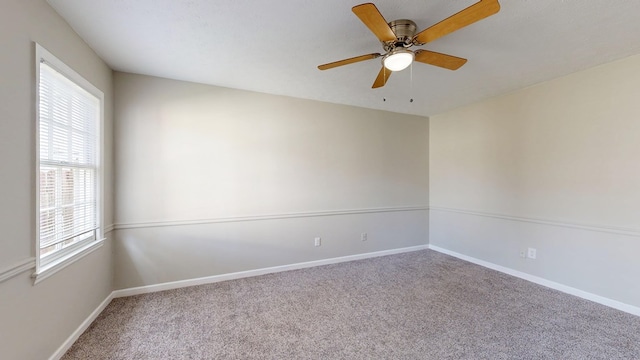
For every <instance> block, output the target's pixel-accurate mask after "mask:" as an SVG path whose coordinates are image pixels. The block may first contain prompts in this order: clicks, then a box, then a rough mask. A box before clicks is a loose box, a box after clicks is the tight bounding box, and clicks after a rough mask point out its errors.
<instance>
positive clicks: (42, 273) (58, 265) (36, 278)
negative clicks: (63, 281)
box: [31, 239, 105, 285]
mask: <svg viewBox="0 0 640 360" xmlns="http://www.w3.org/2000/svg"><path fill="white" fill-rule="evenodd" d="M104 240H105V239H100V240H96V241H92V242H91V243H89V244H87V245H85V246H83V247H81V248H79V249H77V250H76V251H74V252H72V253H69V254H68V255H66V256H64V257H61V258H60V259H57V260H56V261H53V262H51V263H49V264H47V265H45V266H42V267H40V269H38V270H37V271H36V272H35V273H33V275H31V277H32V278H33V284H34V285H35V284H37V283H39V282H41V281H42V280H44V279H46V278H48V277H49V276H51V275H53V274H55V273H57V272H58V271H60V270H62V269H64V268H66V267H67V266H69V265H71V264H73V263H74V262H76V261H78V260H80V259H82V258H83V257H85V256H87V255H89V254H91V253H92V252H94V251H96V250H98V249H99V248H100V247H102V245H103V244H104Z"/></svg>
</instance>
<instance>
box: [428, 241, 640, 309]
mask: <svg viewBox="0 0 640 360" xmlns="http://www.w3.org/2000/svg"><path fill="white" fill-rule="evenodd" d="M428 247H429V249H431V250H434V251H437V252H440V253H443V254H446V255H450V256H453V257H456V258H458V259H461V260H464V261H468V262H470V263H474V264H476V265H480V266H483V267H486V268H489V269H492V270H496V271H499V272H502V273H505V274H507V275H511V276H515V277H518V278H520V279H524V280H527V281H531V282H532V283H536V284H538V285H542V286H546V287H548V288H551V289H554V290H558V291H562V292H563V293H567V294H570V295H574V296H577V297H580V298H583V299H586V300H590V301H593V302H596V303H598V304H602V305H605V306H608V307H611V308H614V309H617V310H621V311H624V312H627V313H629V314H633V315H637V316H640V307H636V306H633V305H629V304H625V303H623V302H620V301H617V300H613V299H609V298H606V297H604V296H600V295H596V294H593V293H590V292H586V291H583V290H580V289H576V288H573V287H571V286H567V285H564V284H560V283H557V282H555V281H551V280H547V279H545V278H541V277H538V276H534V275H531V274H527V273H525V272H522V271H518V270H514V269H511V268H508V267H505V266H501V265H497V264H494V263H490V262H488V261H484V260H480V259H477V258H474V257H471V256H467V255H463V254H460V253H457V252H455V251H451V250H447V249H445V248H441V247H439V246H435V245H431V244H429V246H428Z"/></svg>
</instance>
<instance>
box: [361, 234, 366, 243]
mask: <svg viewBox="0 0 640 360" xmlns="http://www.w3.org/2000/svg"><path fill="white" fill-rule="evenodd" d="M360 240H362V241H367V233H362V234H360Z"/></svg>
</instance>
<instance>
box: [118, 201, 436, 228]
mask: <svg viewBox="0 0 640 360" xmlns="http://www.w3.org/2000/svg"><path fill="white" fill-rule="evenodd" d="M425 210H429V207H428V206H426V205H421V206H400V207H384V208H367V209H350V210H329V211H312V212H296V213H284V214H268V215H248V216H233V217H220V218H211V219H197V220H166V221H148V222H130V223H116V224H115V225H114V226H115V229H116V230H121V229H138V228H150V227H162V226H181V225H200V224H216V223H226V222H241V221H259V220H280V219H293V218H303V217H318V216H337V215H356V214H371V213H388V212H400V211H425Z"/></svg>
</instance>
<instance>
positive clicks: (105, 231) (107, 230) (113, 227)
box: [103, 224, 115, 235]
mask: <svg viewBox="0 0 640 360" xmlns="http://www.w3.org/2000/svg"><path fill="white" fill-rule="evenodd" d="M114 229H115V224H111V225H107V226H105V227H104V230H103V234H105V235H106V234H107V233H109V232H111V231H113V230H114Z"/></svg>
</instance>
